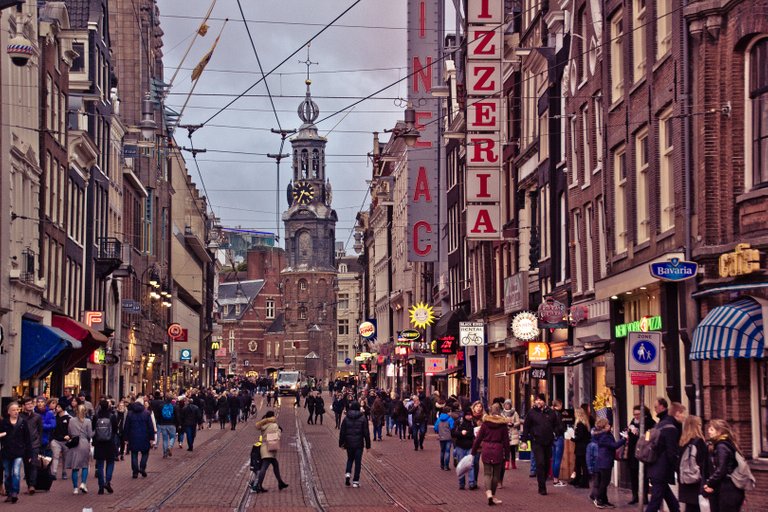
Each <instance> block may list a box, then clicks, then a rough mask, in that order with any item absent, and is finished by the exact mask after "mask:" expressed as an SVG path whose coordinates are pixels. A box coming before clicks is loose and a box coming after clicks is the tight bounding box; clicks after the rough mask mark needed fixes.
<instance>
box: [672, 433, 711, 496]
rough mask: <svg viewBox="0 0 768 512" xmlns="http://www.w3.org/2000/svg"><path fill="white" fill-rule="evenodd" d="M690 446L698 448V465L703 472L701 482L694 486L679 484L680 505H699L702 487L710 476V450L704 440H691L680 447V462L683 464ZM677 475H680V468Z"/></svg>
mask: <svg viewBox="0 0 768 512" xmlns="http://www.w3.org/2000/svg"><path fill="white" fill-rule="evenodd" d="M690 445H693V446H695V447H696V465H697V466H699V471H700V472H701V481H700V482H696V483H693V484H684V483H682V482H679V483H678V486H677V489H678V490H677V499H678V500H680V503H687V504H689V505H698V504H699V494H701V493H702V487H703V485H704V482H706V480H707V475H709V450H708V448H707V443H706V441H704V440H703V439H701V438H697V439H691V440H690V441H688V443H686V445H685V446H681V447H680V455H679V457H678V458H679V460H680V462H682V457H683V455H684V454H685V451H686V448H687V447H688V446H690ZM677 474H678V475H679V474H680V469H679V466H678V470H677Z"/></svg>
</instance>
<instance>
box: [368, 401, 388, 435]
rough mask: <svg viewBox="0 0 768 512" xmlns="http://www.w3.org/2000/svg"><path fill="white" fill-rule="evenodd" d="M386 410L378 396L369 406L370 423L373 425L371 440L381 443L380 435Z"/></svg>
mask: <svg viewBox="0 0 768 512" xmlns="http://www.w3.org/2000/svg"><path fill="white" fill-rule="evenodd" d="M386 415H387V409H386V407H385V406H384V400H383V399H382V397H381V395H378V396H377V397H376V399H375V400H374V401H373V405H372V406H371V421H372V423H373V440H374V441H381V435H382V432H383V429H384V421H386Z"/></svg>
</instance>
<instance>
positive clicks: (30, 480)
mask: <svg viewBox="0 0 768 512" xmlns="http://www.w3.org/2000/svg"><path fill="white" fill-rule="evenodd" d="M31 452H32V458H31V460H30V461H29V462H24V480H26V481H27V487H34V486H35V484H36V483H37V467H38V465H39V464H40V461H39V460H38V456H39V455H40V448H32V450H31Z"/></svg>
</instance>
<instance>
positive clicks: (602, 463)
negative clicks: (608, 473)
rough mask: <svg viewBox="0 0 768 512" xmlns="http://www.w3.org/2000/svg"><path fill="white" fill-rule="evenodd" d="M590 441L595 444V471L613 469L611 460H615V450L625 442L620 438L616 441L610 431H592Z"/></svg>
mask: <svg viewBox="0 0 768 512" xmlns="http://www.w3.org/2000/svg"><path fill="white" fill-rule="evenodd" d="M592 440H593V441H594V442H596V443H597V470H598V471H601V470H604V469H611V468H613V460H614V459H615V458H616V449H617V448H620V447H622V446H624V444H625V443H626V442H627V441H626V439H624V438H622V439H619V440H618V441H616V439H614V437H613V434H611V431H610V430H608V431H606V430H601V431H599V432H598V431H594V430H593V431H592Z"/></svg>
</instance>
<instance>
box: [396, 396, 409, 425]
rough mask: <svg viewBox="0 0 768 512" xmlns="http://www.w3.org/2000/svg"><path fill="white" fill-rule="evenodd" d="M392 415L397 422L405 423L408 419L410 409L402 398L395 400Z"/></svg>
mask: <svg viewBox="0 0 768 512" xmlns="http://www.w3.org/2000/svg"><path fill="white" fill-rule="evenodd" d="M392 416H393V417H394V418H395V421H396V422H397V423H400V424H403V423H405V422H406V421H408V410H407V409H406V408H405V404H404V403H403V401H402V400H393V403H392Z"/></svg>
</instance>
